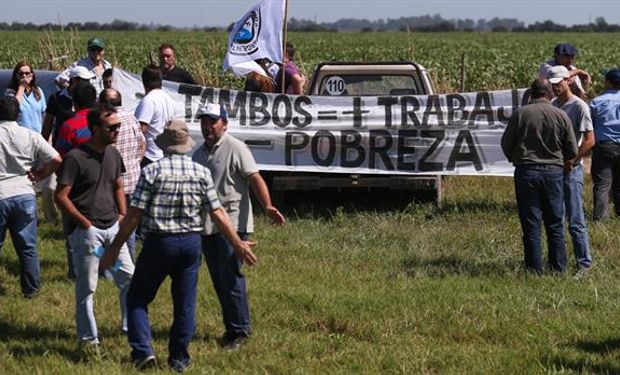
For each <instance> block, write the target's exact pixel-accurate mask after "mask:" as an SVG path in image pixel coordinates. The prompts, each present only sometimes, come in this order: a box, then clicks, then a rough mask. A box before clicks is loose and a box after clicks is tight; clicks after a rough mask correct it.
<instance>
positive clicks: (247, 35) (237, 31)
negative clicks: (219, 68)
mask: <svg viewBox="0 0 620 375" xmlns="http://www.w3.org/2000/svg"><path fill="white" fill-rule="evenodd" d="M285 1H286V0H261V1H259V2H258V3H257V4H256V5H254V6H253V7H252V8H251V9H250V10H249V11H248V12H247V13H246V14H245V15H244V16H243V17H242V18H241V19H240V20H239V21H237V23H236V24H235V27H234V28H233V30H232V31H231V33H230V35H229V36H228V51H227V52H226V57H224V70H228V69H230V70H232V71H233V73H234V74H235V75H236V76H237V77H239V76H242V75H246V74H248V73H250V72H257V73H259V74H262V75H265V73H264V71H263V69H262V68H261V67H260V66H259V65H258V64H256V63H255V62H254V60H256V59H262V58H265V59H269V60H271V61H274V62H282V55H283V54H282V26H283V23H284V7H285Z"/></svg>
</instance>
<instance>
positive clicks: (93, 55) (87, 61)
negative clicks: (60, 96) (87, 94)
mask: <svg viewBox="0 0 620 375" xmlns="http://www.w3.org/2000/svg"><path fill="white" fill-rule="evenodd" d="M86 48H87V51H88V56H86V57H84V58H83V59H81V60H78V61H76V62H74V63H73V64H71V65H70V66H69V67H68V68H67V69H65V70H64V71H63V72H62V73H60V74H59V75H58V76H57V77H56V84H57V85H58V86H59V87H66V86H68V85H69V72H70V71H71V69H73V68H75V67H76V66H83V67H85V68H86V69H88V70H89V71H90V72H92V73H93V75H94V76H93V77H92V78H91V79H90V83H91V85H93V86H94V87H95V90H97V95H99V93H101V91H103V89H104V87H103V72H105V71H106V70H107V69H110V68H112V64H110V62H109V61H107V60H105V59H104V58H103V56H104V55H105V41H104V40H103V39H101V38H90V39H89V40H88V43H87V44H86Z"/></svg>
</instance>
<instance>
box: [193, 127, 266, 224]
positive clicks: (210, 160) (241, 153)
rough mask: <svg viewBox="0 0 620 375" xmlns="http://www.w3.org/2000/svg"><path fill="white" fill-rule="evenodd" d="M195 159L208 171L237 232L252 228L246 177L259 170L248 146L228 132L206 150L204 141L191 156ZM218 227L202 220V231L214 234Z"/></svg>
mask: <svg viewBox="0 0 620 375" xmlns="http://www.w3.org/2000/svg"><path fill="white" fill-rule="evenodd" d="M193 159H194V161H196V162H197V163H200V164H202V165H205V166H207V167H208V168H209V170H210V171H211V175H212V176H213V181H214V183H215V189H216V191H217V195H218V196H219V198H220V201H221V202H222V206H223V207H224V209H225V210H226V212H227V213H228V216H229V217H230V221H231V222H232V224H233V228H235V229H236V231H237V232H245V233H251V232H253V231H254V219H253V217H252V203H251V200H250V191H249V189H250V187H249V183H248V179H247V177H248V176H249V175H251V174H254V173H257V172H258V167H257V166H256V162H255V161H254V157H253V156H252V153H251V152H250V149H249V148H248V146H246V144H245V143H243V142H241V141H240V140H238V139H237V138H235V137H233V136H232V135H230V134H228V133H224V135H223V136H222V138H220V140H219V141H218V142H217V143H216V144H215V145H214V146H213V148H212V150H209V149H207V146H206V145H205V144H203V145H202V146H200V148H198V149H197V150H196V151H195V152H194V155H193ZM218 231H219V229H218V228H217V226H216V225H215V223H213V221H212V220H211V219H210V218H207V221H206V223H205V233H206V234H208V235H209V234H214V233H217V232H218Z"/></svg>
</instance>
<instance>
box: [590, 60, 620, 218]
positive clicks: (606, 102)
mask: <svg viewBox="0 0 620 375" xmlns="http://www.w3.org/2000/svg"><path fill="white" fill-rule="evenodd" d="M590 110H591V112H592V121H593V123H594V138H595V139H596V144H595V145H594V151H593V153H592V182H593V183H594V220H602V219H606V218H608V217H609V191H610V190H611V191H612V194H611V195H612V198H613V201H614V209H615V212H616V215H618V216H620V68H614V69H610V70H608V71H607V72H605V91H604V92H603V93H602V94H601V95H599V96H597V97H596V98H594V99H592V102H591V103H590Z"/></svg>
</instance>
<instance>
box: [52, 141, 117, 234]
mask: <svg viewBox="0 0 620 375" xmlns="http://www.w3.org/2000/svg"><path fill="white" fill-rule="evenodd" d="M123 171H124V167H123V160H122V159H121V155H120V154H119V152H118V150H117V149H116V148H114V147H113V146H107V147H106V148H105V149H104V151H103V152H102V153H100V152H98V151H96V150H94V149H92V148H91V147H89V146H88V145H86V144H84V145H79V146H78V147H77V148H75V149H73V150H71V151H70V152H69V153H68V154H67V156H66V157H65V159H64V160H63V162H62V165H61V167H60V172H59V173H58V185H67V186H71V192H70V193H69V199H70V200H71V202H73V205H75V208H77V210H78V211H79V212H80V213H81V214H82V215H84V216H85V217H86V218H87V219H88V220H90V222H91V223H92V224H93V225H94V226H95V227H97V228H100V229H106V228H110V227H111V226H112V225H114V223H116V222H117V221H118V206H117V203H116V197H115V183H116V180H117V179H118V178H120V177H121V173H123Z"/></svg>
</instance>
